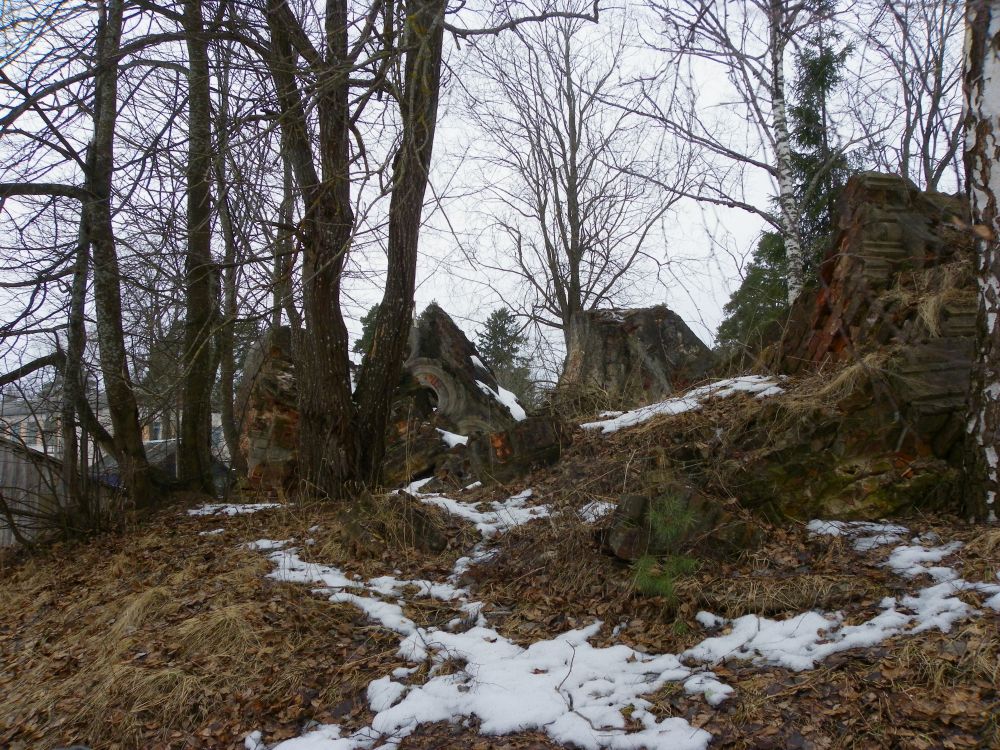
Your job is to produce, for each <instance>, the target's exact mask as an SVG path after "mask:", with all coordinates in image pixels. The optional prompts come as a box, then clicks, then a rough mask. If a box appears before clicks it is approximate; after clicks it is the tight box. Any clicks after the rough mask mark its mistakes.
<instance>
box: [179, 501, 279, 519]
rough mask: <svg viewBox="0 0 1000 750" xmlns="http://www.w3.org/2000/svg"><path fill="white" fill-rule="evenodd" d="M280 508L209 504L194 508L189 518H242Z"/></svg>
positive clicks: (272, 506)
mask: <svg viewBox="0 0 1000 750" xmlns="http://www.w3.org/2000/svg"><path fill="white" fill-rule="evenodd" d="M278 507H280V506H279V505H278V503H242V504H226V503H208V504H206V505H199V506H198V507H197V508H192V509H191V510H189V511H188V515H189V516H242V515H246V514H247V513H257V512H258V511H262V510H268V509H269V508H278Z"/></svg>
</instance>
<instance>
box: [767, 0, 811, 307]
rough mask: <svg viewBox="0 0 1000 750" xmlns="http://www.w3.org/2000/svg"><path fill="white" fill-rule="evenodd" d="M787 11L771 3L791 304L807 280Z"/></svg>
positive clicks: (777, 141)
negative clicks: (790, 103)
mask: <svg viewBox="0 0 1000 750" xmlns="http://www.w3.org/2000/svg"><path fill="white" fill-rule="evenodd" d="M784 15H785V11H784V4H783V0H771V8H770V19H769V24H770V48H771V49H770V54H771V75H772V83H771V88H772V114H771V117H772V118H773V127H774V156H775V161H776V162H777V163H776V164H775V169H776V172H777V180H778V206H779V208H780V214H781V215H780V219H781V227H782V235H783V237H784V240H785V257H786V259H787V261H788V304H792V303H793V302H794V301H795V298H796V297H798V296H799V293H800V292H801V291H802V287H803V285H804V279H805V253H804V250H803V248H802V239H801V234H800V233H799V220H800V216H799V211H798V206H797V205H796V202H795V179H794V176H793V174H792V143H791V135H790V134H789V132H788V107H787V102H786V98H785V68H784V64H785V47H786V45H787V39H786V38H785V32H784V28H783V27H784V23H783V19H784Z"/></svg>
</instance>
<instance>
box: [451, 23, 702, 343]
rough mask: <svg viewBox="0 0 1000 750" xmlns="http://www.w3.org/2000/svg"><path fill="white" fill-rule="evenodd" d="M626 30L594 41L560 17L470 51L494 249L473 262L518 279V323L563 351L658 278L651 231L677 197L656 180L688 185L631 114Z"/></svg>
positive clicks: (585, 27)
mask: <svg viewBox="0 0 1000 750" xmlns="http://www.w3.org/2000/svg"><path fill="white" fill-rule="evenodd" d="M630 21H631V19H629V18H625V17H616V18H614V19H613V20H612V21H611V24H612V26H611V27H610V28H608V27H605V28H603V29H602V34H601V36H599V37H597V36H595V35H594V34H592V33H591V32H590V27H589V24H587V23H586V22H585V21H583V20H581V19H579V18H565V19H559V20H556V21H553V22H551V23H548V24H545V25H541V26H537V27H532V28H529V29H525V30H522V31H520V32H519V33H518V34H512V35H509V36H508V37H505V38H500V39H496V40H493V41H492V42H491V43H482V44H479V45H477V47H476V49H475V51H474V55H475V57H474V59H475V63H474V65H475V67H476V68H477V72H478V76H479V78H480V79H481V80H482V81H483V85H482V86H480V87H476V88H472V87H471V86H470V87H469V88H468V97H467V99H468V104H467V108H468V111H469V114H470V116H471V119H472V120H473V121H474V122H475V123H476V124H477V126H478V127H479V129H480V130H481V131H482V132H483V134H484V135H485V142H486V144H487V145H486V147H485V149H484V153H483V154H481V155H480V156H479V161H480V163H481V164H482V171H483V174H484V180H483V185H482V188H483V190H482V192H481V195H483V196H484V197H485V201H484V210H485V211H486V212H488V213H489V215H490V219H489V221H490V222H491V225H492V229H493V230H494V234H495V236H496V237H497V239H498V242H497V245H498V246H499V247H498V251H497V256H498V257H495V258H488V257H486V254H485V253H482V252H479V253H477V257H476V262H478V263H479V264H481V265H484V266H486V267H487V268H489V269H490V270H491V271H495V272H497V274H499V275H507V276H512V277H513V280H514V281H515V283H516V284H517V286H518V288H520V289H522V290H525V291H524V294H525V300H524V302H523V303H522V304H521V310H520V312H521V314H522V315H524V316H526V317H527V318H528V319H530V320H531V321H533V322H535V323H538V324H540V325H542V326H546V327H550V328H553V329H557V330H560V331H562V333H563V336H564V339H565V341H566V344H567V345H568V343H569V327H570V321H571V320H572V319H573V316H574V315H575V314H576V313H578V312H580V311H583V310H590V309H595V308H597V307H600V306H602V305H608V304H609V303H614V302H616V301H618V302H620V301H621V299H622V297H623V296H624V295H627V293H628V291H629V289H630V288H631V287H633V286H634V285H635V284H636V283H637V282H638V281H640V280H641V279H644V278H650V277H654V278H655V277H656V275H657V272H658V269H659V267H660V264H661V263H662V260H663V258H664V255H665V253H664V248H657V251H656V252H652V251H651V250H650V248H649V244H650V234H651V232H652V231H653V230H654V228H655V226H656V224H657V222H658V221H659V220H660V219H661V218H662V217H663V216H664V214H665V213H667V211H669V210H670V208H671V206H672V205H673V203H674V202H675V201H676V200H677V197H678V195H677V191H675V192H674V193H673V195H671V194H670V193H667V192H665V191H664V190H662V189H661V188H660V187H659V186H658V185H657V181H659V182H663V181H666V180H675V181H683V175H682V174H678V171H679V170H676V171H675V168H676V167H677V164H676V163H674V162H673V161H672V159H671V157H670V155H669V154H668V153H666V152H665V151H664V150H662V149H657V148H656V147H655V146H652V145H651V144H653V143H655V141H656V139H655V137H654V133H653V128H652V127H651V123H650V122H649V121H648V120H645V119H643V118H640V117H636V116H635V115H633V114H632V113H631V112H630V110H633V109H635V107H636V106H637V104H638V102H637V101H636V100H635V99H629V98H628V96H627V94H626V92H625V90H624V88H623V86H622V79H623V77H624V76H626V75H627V65H628V60H627V57H628V54H627V53H628V50H629V43H630V40H629V35H628V31H627V28H628V24H629V23H630ZM512 71H516V74H512ZM610 100H615V101H616V102H617V105H615V104H612V103H611V101H610ZM664 174H666V175H667V176H665V177H664V176H662V175H664ZM651 177H652V178H655V179H650V178H651ZM491 244H493V243H491Z"/></svg>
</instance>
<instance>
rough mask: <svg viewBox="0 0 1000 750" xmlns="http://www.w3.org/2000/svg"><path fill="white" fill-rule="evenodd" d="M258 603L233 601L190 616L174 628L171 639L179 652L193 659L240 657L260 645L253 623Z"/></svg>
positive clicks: (235, 658) (239, 658)
mask: <svg viewBox="0 0 1000 750" xmlns="http://www.w3.org/2000/svg"><path fill="white" fill-rule="evenodd" d="M255 610H256V606H255V605H253V604H250V603H242V604H231V605H229V606H227V607H221V608H219V609H211V610H209V611H208V612H203V613H201V614H198V615H195V616H194V617H190V618H188V619H187V620H184V622H182V623H181V624H180V625H178V626H177V627H176V628H175V629H174V633H175V634H176V637H175V638H171V640H172V641H173V642H175V643H177V644H178V645H179V647H180V652H181V653H182V654H183V655H184V656H186V657H188V658H191V659H197V658H204V657H210V656H222V657H224V658H227V659H230V660H241V659H243V658H244V657H245V656H246V655H247V654H248V653H250V652H252V651H254V650H255V649H256V648H258V647H259V646H260V636H259V635H258V632H257V628H256V627H255V626H254V624H253V620H252V618H253V614H254V612H255Z"/></svg>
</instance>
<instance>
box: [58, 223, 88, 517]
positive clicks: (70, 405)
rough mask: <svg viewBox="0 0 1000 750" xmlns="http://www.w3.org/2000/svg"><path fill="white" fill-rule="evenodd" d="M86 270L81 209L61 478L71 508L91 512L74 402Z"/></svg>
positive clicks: (80, 396)
mask: <svg viewBox="0 0 1000 750" xmlns="http://www.w3.org/2000/svg"><path fill="white" fill-rule="evenodd" d="M89 270H90V237H89V234H88V232H87V222H86V218H85V217H84V216H83V214H82V212H81V216H80V239H79V241H78V242H77V247H76V260H75V263H74V266H73V286H72V288H71V291H70V299H69V321H68V331H67V341H66V361H65V364H64V366H63V372H62V376H63V393H62V440H63V450H62V454H63V482H64V483H65V488H66V496H67V497H68V498H69V503H70V506H71V507H72V509H73V510H74V512H78V513H81V514H82V515H84V516H92V513H91V508H90V504H89V498H88V493H87V486H86V477H85V476H84V475H83V474H82V473H81V471H80V465H81V463H83V462H82V461H81V460H80V452H79V442H78V440H77V434H76V428H77V417H76V411H77V404H79V403H80V402H82V401H84V400H85V391H84V387H83V355H84V349H85V347H86V345H87V329H86V327H85V323H86V317H85V315H86V302H87V273H88V271H89Z"/></svg>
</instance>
